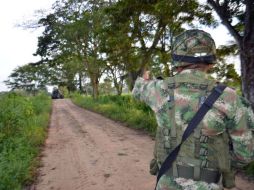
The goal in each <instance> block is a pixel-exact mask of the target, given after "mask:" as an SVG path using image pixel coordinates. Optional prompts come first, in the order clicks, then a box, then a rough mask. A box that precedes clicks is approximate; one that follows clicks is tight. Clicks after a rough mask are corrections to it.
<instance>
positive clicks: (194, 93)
mask: <svg viewBox="0 0 254 190" xmlns="http://www.w3.org/2000/svg"><path fill="white" fill-rule="evenodd" d="M173 49H174V51H173V53H174V54H173V56H172V57H173V61H174V66H175V69H176V71H177V72H178V73H177V74H176V75H175V76H173V77H168V78H166V79H164V80H157V79H155V80H150V77H149V71H146V72H144V74H143V77H139V78H138V79H137V80H136V83H135V86H134V89H133V96H134V97H135V98H136V99H139V100H141V101H144V102H145V103H146V104H147V105H149V106H150V107H151V108H152V110H153V111H154V112H155V115H156V119H157V123H158V127H157V132H156V142H155V149H154V159H153V160H152V161H151V165H150V172H151V173H152V174H154V175H156V174H157V172H158V169H159V168H160V166H161V164H162V163H163V161H164V160H165V158H166V157H167V155H168V153H169V152H170V151H172V150H173V149H174V147H176V146H177V144H179V143H180V141H181V138H182V134H183V132H184V130H185V129H186V127H187V125H188V123H189V122H190V120H191V119H192V117H193V116H194V115H195V113H196V112H197V111H198V109H199V107H200V106H201V105H202V103H203V102H204V100H205V99H206V97H207V96H209V94H210V92H211V90H212V89H213V87H214V86H215V85H216V84H217V83H216V81H214V80H211V79H210V78H211V77H210V78H209V77H208V75H207V74H206V72H207V71H208V69H210V68H211V67H212V66H213V65H214V64H215V63H216V60H215V53H216V52H215V51H216V48H215V43H214V40H213V39H212V38H211V36H210V35H209V34H208V33H206V32H204V31H202V30H188V31H186V32H184V33H182V34H180V35H179V36H178V37H176V39H175V42H174V44H173ZM253 130H254V115H253V112H252V110H251V109H250V107H249V104H248V102H247V101H246V100H245V99H244V98H242V97H239V96H238V95H237V94H236V91H235V90H233V89H231V88H228V87H227V88H226V89H225V90H224V92H223V94H222V95H221V96H220V98H219V99H218V100H217V101H216V102H215V104H214V105H213V107H212V108H211V109H210V110H209V111H208V113H207V114H206V116H205V117H204V119H203V120H202V121H201V123H200V124H199V125H198V127H197V128H196V129H195V131H194V132H193V134H191V135H190V137H189V138H188V139H187V141H185V142H184V143H183V145H182V147H181V150H180V152H179V154H178V156H177V159H176V161H174V163H173V165H172V168H171V169H170V170H169V171H168V172H167V173H166V174H165V175H163V176H162V177H161V178H160V181H159V182H158V185H157V190H173V189H176V190H178V189H179V190H180V189H188V190H208V189H210V190H215V189H216V190H217V189H223V187H224V188H233V187H234V186H235V183H234V182H235V181H234V171H235V170H236V169H237V168H242V167H243V166H245V165H246V164H248V163H249V162H250V161H252V160H253V158H254V140H253V134H252V131H253Z"/></svg>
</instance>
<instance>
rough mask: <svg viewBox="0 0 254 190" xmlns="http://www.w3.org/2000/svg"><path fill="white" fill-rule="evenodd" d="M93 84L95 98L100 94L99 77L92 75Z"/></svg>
mask: <svg viewBox="0 0 254 190" xmlns="http://www.w3.org/2000/svg"><path fill="white" fill-rule="evenodd" d="M91 84H92V87H93V98H95V99H96V98H98V96H99V80H98V77H96V76H92V77H91Z"/></svg>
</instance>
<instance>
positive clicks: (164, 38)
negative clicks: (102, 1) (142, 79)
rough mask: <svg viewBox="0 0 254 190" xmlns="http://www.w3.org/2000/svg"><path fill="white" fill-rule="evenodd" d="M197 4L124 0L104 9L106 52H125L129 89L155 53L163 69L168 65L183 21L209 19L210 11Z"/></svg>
mask: <svg viewBox="0 0 254 190" xmlns="http://www.w3.org/2000/svg"><path fill="white" fill-rule="evenodd" d="M199 7H200V6H199V4H198V1H196V0H189V1H178V0H171V1H168V0H156V1H154V0H151V1H147V0H146V1H145V0H138V1H135V0H125V1H118V2H117V3H115V4H113V5H112V6H110V7H108V8H106V10H105V11H106V13H107V15H108V17H109V22H108V25H107V27H108V33H109V34H110V38H109V41H110V40H111V41H110V42H109V43H110V45H109V46H108V47H111V50H112V51H108V53H109V54H110V53H111V52H113V53H115V51H114V50H115V49H116V47H118V48H122V51H119V50H118V52H119V57H120V56H125V54H127V56H126V58H127V59H124V60H125V64H126V70H127V74H126V76H128V77H129V82H130V89H132V88H133V85H134V82H135V80H136V78H137V76H138V74H139V73H140V72H141V71H142V70H143V69H144V68H145V67H147V66H148V67H149V66H152V65H153V64H154V57H155V56H159V57H161V61H162V64H164V68H168V63H169V62H170V58H171V57H170V54H171V53H170V52H171V41H172V38H173V37H174V36H175V35H176V34H178V33H179V32H181V31H182V30H183V24H188V23H189V24H190V23H191V22H192V21H193V20H200V22H202V23H205V24H211V23H212V22H213V20H212V17H211V12H210V11H209V10H207V11H205V12H203V11H202V10H201V9H200V8H199ZM107 39H108V38H107ZM112 42H113V43H112ZM132 60H134V61H132ZM166 73H168V74H169V70H168V71H166Z"/></svg>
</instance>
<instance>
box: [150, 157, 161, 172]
mask: <svg viewBox="0 0 254 190" xmlns="http://www.w3.org/2000/svg"><path fill="white" fill-rule="evenodd" d="M158 171H159V166H158V164H157V160H156V159H152V160H151V162H150V174H151V175H157V173H158Z"/></svg>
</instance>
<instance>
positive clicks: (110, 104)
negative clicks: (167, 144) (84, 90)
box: [71, 94, 156, 135]
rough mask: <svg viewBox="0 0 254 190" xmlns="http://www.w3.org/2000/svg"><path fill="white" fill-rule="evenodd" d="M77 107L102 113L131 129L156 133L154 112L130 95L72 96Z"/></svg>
mask: <svg viewBox="0 0 254 190" xmlns="http://www.w3.org/2000/svg"><path fill="white" fill-rule="evenodd" d="M71 97H72V100H73V102H74V103H76V104H77V105H79V106H81V107H84V108H86V109H90V110H92V111H95V112H98V113H101V114H103V115H105V116H106V117H109V118H111V119H113V120H116V121H121V122H124V123H126V124H127V125H128V126H129V127H133V128H136V129H142V130H145V131H147V132H149V133H150V134H151V135H154V134H155V131H156V120H155V116H154V114H153V112H152V110H151V109H150V108H149V107H148V106H146V105H145V104H143V103H141V102H138V101H135V100H134V99H133V98H132V97H131V96H130V95H122V96H117V95H104V96H100V97H99V98H97V99H93V98H92V97H91V96H82V95H80V94H72V96H71Z"/></svg>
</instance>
